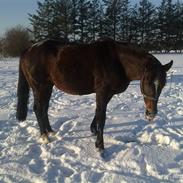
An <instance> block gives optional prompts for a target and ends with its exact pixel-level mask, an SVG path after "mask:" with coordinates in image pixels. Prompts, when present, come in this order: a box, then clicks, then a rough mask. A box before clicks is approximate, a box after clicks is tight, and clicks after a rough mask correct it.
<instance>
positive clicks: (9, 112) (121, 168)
mask: <svg viewBox="0 0 183 183" xmlns="http://www.w3.org/2000/svg"><path fill="white" fill-rule="evenodd" d="M155 56H156V57H157V58H159V60H160V61H161V62H162V63H167V62H169V61H170V60H171V59H173V60H174V65H173V68H172V69H171V71H170V73H169V75H168V78H167V85H166V87H165V88H164V90H163V92H162V94H161V97H160V100H159V103H158V109H159V113H158V116H157V117H156V119H155V121H154V122H153V123H149V122H147V121H146V120H145V119H144V102H143V99H142V96H141V93H140V88H139V81H135V82H132V83H131V85H130V86H129V88H128V89H127V90H126V91H125V92H124V93H122V94H120V95H116V96H114V97H113V99H112V100H111V102H110V103H109V106H108V110H107V121H106V126H105V134H104V140H105V148H106V150H105V153H106V156H105V158H102V157H101V156H100V155H99V153H98V152H97V150H96V149H95V147H94V142H95V137H94V136H92V135H91V133H90V130H89V126H90V123H91V121H92V118H93V115H94V111H95V95H94V94H93V95H87V96H71V95H67V94H65V93H62V92H60V91H58V90H57V89H54V91H53V94H52V98H51V101H50V108H49V118H50V121H51V124H52V126H53V128H54V129H55V130H57V131H58V132H57V135H56V137H55V138H54V139H52V142H51V143H49V144H47V145H42V144H39V143H38V139H39V130H38V124H37V121H36V118H35V115H34V113H33V110H32V106H33V98H32V94H31V97H30V103H29V113H28V118H27V120H26V121H25V122H18V121H17V120H16V119H15V109H16V88H17V77H18V59H14V60H11V61H7V60H6V61H0V183H17V182H21V183H29V182H32V183H43V182H45V183H55V182H58V183H64V182H66V183H67V182H73V183H77V182H82V183H87V182H93V183H96V182H100V183H112V182H113V183H158V182H166V183H167V182H173V183H176V182H177V183H179V182H183V55H175V54H170V55H155Z"/></svg>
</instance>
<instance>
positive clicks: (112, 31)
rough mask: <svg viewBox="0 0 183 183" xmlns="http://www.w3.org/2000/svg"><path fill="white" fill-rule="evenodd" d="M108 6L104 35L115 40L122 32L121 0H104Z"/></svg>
mask: <svg viewBox="0 0 183 183" xmlns="http://www.w3.org/2000/svg"><path fill="white" fill-rule="evenodd" d="M104 5H105V7H106V12H105V17H104V18H105V21H104V35H105V36H106V37H110V38H112V39H114V40H116V39H117V35H119V32H120V14H121V9H122V1H121V0H104Z"/></svg>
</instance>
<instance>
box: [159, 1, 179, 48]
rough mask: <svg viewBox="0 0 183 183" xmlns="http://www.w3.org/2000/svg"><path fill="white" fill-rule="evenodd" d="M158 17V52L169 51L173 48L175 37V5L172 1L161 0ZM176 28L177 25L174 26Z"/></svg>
mask: <svg viewBox="0 0 183 183" xmlns="http://www.w3.org/2000/svg"><path fill="white" fill-rule="evenodd" d="M158 10H159V16H158V28H159V36H158V37H157V38H158V40H159V45H160V50H163V49H164V50H165V51H170V50H171V49H172V48H173V44H174V43H173V42H174V37H175V34H176V33H175V31H174V30H175V27H174V21H175V10H176V9H175V5H173V3H172V0H162V2H161V5H160V7H159V8H158ZM175 26H177V25H175Z"/></svg>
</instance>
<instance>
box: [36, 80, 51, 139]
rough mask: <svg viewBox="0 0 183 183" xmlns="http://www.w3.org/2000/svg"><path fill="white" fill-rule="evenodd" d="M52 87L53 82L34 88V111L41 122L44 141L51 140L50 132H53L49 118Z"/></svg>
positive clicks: (39, 122) (40, 126)
mask: <svg viewBox="0 0 183 183" xmlns="http://www.w3.org/2000/svg"><path fill="white" fill-rule="evenodd" d="M52 88H53V85H51V84H50V85H43V86H39V87H37V88H33V94H34V112H35V114H36V118H37V121H38V124H39V128H40V133H41V140H42V142H43V143H48V142H49V138H48V133H52V132H53V130H52V128H51V126H50V123H49V119H48V107H49V100H50V97H51V93H52Z"/></svg>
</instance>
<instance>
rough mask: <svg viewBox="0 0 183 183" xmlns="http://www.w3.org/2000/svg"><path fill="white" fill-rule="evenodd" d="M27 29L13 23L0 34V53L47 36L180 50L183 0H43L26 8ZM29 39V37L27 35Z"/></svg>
mask: <svg viewBox="0 0 183 183" xmlns="http://www.w3.org/2000/svg"><path fill="white" fill-rule="evenodd" d="M29 20H30V24H31V25H32V26H31V27H32V28H31V29H26V28H24V27H22V26H17V27H13V28H11V29H9V30H7V31H6V33H5V35H4V37H3V38H0V55H4V56H19V55H20V53H21V51H22V50H23V49H25V48H26V47H27V46H29V45H30V44H32V42H38V41H42V40H45V39H57V40H62V41H63V40H65V41H67V42H69V41H70V42H78V43H90V42H93V41H95V40H97V39H99V38H112V39H114V40H117V41H123V42H129V43H132V44H136V45H139V46H140V47H142V48H144V49H146V50H147V51H156V52H161V51H164V52H169V51H171V50H174V51H176V52H181V51H182V50H183V3H182V2H180V1H179V0H177V1H176V2H173V1H172V0H161V2H160V4H159V5H158V6H155V5H153V4H152V3H151V2H150V0H139V2H138V3H136V4H131V3H130V0H44V1H38V2H37V10H36V12H35V13H34V14H29ZM30 40H31V41H30Z"/></svg>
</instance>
